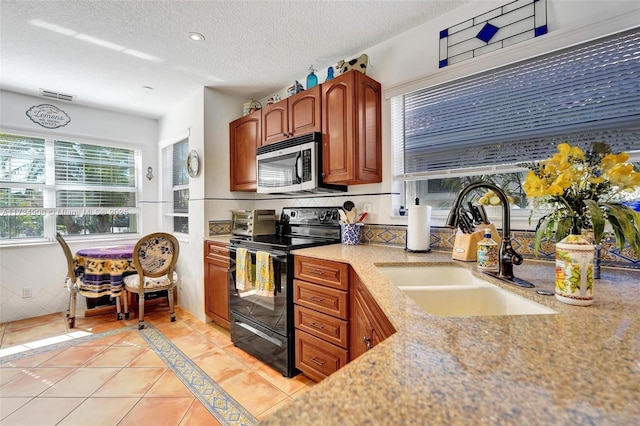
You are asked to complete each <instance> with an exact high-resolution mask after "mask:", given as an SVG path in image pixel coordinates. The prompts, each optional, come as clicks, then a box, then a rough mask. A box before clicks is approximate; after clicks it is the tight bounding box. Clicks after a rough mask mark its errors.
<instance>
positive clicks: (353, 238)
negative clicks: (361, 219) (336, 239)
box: [342, 223, 360, 246]
mask: <svg viewBox="0 0 640 426" xmlns="http://www.w3.org/2000/svg"><path fill="white" fill-rule="evenodd" d="M342 244H346V245H350V246H351V245H357V244H360V226H358V225H356V224H355V223H343V224H342Z"/></svg>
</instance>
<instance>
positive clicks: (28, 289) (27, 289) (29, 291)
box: [22, 287, 33, 299]
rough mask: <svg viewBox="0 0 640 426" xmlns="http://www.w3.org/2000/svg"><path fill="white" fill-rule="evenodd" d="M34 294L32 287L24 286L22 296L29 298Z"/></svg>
mask: <svg viewBox="0 0 640 426" xmlns="http://www.w3.org/2000/svg"><path fill="white" fill-rule="evenodd" d="M31 296H33V291H32V289H31V287H22V298H23V299H29V298H31Z"/></svg>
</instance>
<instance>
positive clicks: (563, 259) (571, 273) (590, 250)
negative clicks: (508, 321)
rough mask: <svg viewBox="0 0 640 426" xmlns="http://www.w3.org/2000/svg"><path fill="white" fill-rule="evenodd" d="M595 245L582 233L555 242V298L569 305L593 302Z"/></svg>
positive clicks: (582, 304) (585, 304)
mask: <svg viewBox="0 0 640 426" xmlns="http://www.w3.org/2000/svg"><path fill="white" fill-rule="evenodd" d="M594 253H595V247H594V246H593V245H592V244H591V243H589V241H587V239H586V238H584V237H583V236H582V235H568V236H567V237H566V238H565V239H563V240H562V241H560V242H559V243H557V244H556V291H555V293H556V299H558V300H559V301H561V302H564V303H568V304H570V305H578V306H588V305H591V304H593V262H594Z"/></svg>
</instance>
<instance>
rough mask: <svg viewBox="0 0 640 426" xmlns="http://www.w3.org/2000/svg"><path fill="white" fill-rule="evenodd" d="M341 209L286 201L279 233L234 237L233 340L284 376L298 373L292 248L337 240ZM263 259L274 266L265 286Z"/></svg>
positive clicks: (231, 258)
mask: <svg viewBox="0 0 640 426" xmlns="http://www.w3.org/2000/svg"><path fill="white" fill-rule="evenodd" d="M338 210H339V207H286V208H284V209H282V214H281V216H280V224H279V225H280V226H279V229H278V231H279V232H278V233H277V234H276V235H261V236H255V237H247V236H236V237H233V238H231V240H230V244H229V256H230V271H231V275H232V285H230V288H229V309H230V311H231V340H232V341H233V343H234V344H235V345H236V346H237V347H239V348H241V349H243V350H244V351H245V352H248V353H250V354H252V355H253V356H255V357H256V358H258V359H260V360H261V361H263V362H265V363H267V364H269V365H270V366H272V367H273V368H274V369H276V370H278V371H280V372H281V373H282V374H283V375H284V376H286V377H293V376H295V375H296V374H298V373H299V371H298V370H297V369H296V368H295V338H294V333H295V328H294V318H293V275H294V271H293V255H292V254H291V251H292V250H295V249H301V248H307V247H317V246H322V245H327V244H336V243H339V242H340V223H339V213H338ZM265 259H268V263H269V265H270V268H271V269H272V271H273V280H272V282H270V283H268V284H267V285H266V287H267V288H265V281H264V280H258V275H259V274H260V272H259V271H261V270H264V263H265ZM239 270H242V272H240V273H239Z"/></svg>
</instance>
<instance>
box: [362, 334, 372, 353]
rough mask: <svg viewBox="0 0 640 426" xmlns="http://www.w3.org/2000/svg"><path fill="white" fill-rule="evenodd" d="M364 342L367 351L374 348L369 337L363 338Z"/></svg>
mask: <svg viewBox="0 0 640 426" xmlns="http://www.w3.org/2000/svg"><path fill="white" fill-rule="evenodd" d="M362 341H363V342H364V346H365V347H366V348H367V350H369V349H371V348H372V347H373V344H372V342H371V338H369V337H367V336H362Z"/></svg>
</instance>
